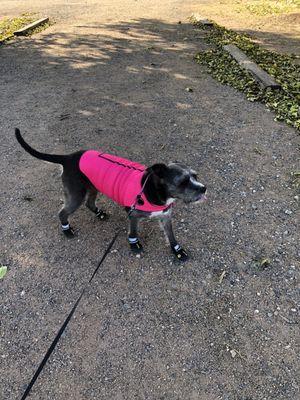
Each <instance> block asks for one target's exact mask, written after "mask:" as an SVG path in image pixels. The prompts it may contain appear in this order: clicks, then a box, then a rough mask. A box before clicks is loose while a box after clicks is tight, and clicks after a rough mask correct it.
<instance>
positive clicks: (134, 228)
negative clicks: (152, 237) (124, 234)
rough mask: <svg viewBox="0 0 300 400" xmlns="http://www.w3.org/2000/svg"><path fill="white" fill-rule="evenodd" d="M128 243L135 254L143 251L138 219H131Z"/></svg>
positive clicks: (132, 217) (131, 217)
mask: <svg viewBox="0 0 300 400" xmlns="http://www.w3.org/2000/svg"><path fill="white" fill-rule="evenodd" d="M128 241H129V245H130V248H131V250H132V251H133V252H134V253H137V254H138V253H141V252H142V251H143V246H142V245H141V243H140V241H139V239H138V218H137V217H134V216H130V217H129V234H128Z"/></svg>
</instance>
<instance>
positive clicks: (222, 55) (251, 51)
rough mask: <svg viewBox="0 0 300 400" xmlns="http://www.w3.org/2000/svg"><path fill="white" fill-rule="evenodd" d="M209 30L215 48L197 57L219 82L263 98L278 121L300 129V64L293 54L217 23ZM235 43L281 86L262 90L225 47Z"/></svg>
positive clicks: (209, 38) (263, 101)
mask: <svg viewBox="0 0 300 400" xmlns="http://www.w3.org/2000/svg"><path fill="white" fill-rule="evenodd" d="M199 28H200V29H205V30H207V31H208V36H207V40H208V42H209V43H211V44H213V45H214V47H215V49H214V50H209V51H205V52H201V53H198V54H197V55H196V56H195V59H196V61H197V62H198V63H199V64H202V65H205V66H206V68H207V71H208V72H209V73H210V74H211V75H212V76H213V77H214V78H216V79H217V80H218V81H219V82H221V83H223V84H226V85H230V86H233V87H234V88H236V89H238V90H240V91H242V92H244V93H245V95H246V96H247V98H248V100H250V101H261V102H262V103H265V104H266V106H267V107H268V108H269V109H270V110H272V111H274V112H275V114H276V117H275V120H278V121H285V122H286V123H287V124H289V125H291V126H293V127H294V128H296V129H298V130H300V66H299V65H296V64H295V62H294V60H295V57H294V56H288V55H281V54H278V53H275V52H272V51H268V50H264V49H262V48H261V47H260V46H259V45H257V44H256V43H254V42H253V41H252V40H251V38H250V37H249V36H247V35H242V34H238V33H236V32H234V31H231V30H229V29H226V28H223V27H221V26H219V25H216V24H214V26H213V27H212V28H210V29H209V28H204V27H203V26H201V25H199ZM229 43H232V44H235V45H236V46H238V47H239V48H240V49H241V50H242V51H244V52H245V53H246V54H247V55H248V56H249V58H251V59H252V60H253V61H255V62H256V63H257V64H258V65H259V66H260V67H261V68H263V69H264V70H265V71H267V72H268V73H269V74H270V75H272V76H273V77H274V78H275V80H276V81H277V82H278V83H280V84H281V87H282V88H281V89H271V88H268V89H266V90H263V89H262V88H261V87H260V86H259V85H258V83H257V82H256V81H255V79H254V78H253V77H252V75H250V74H249V73H248V72H246V71H245V70H243V69H242V68H241V67H240V66H239V64H238V63H237V62H236V61H235V60H234V59H233V58H232V57H231V56H230V55H229V54H228V53H227V52H226V51H224V50H223V48H222V46H223V45H224V44H229Z"/></svg>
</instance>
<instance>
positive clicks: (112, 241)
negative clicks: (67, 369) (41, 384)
mask: <svg viewBox="0 0 300 400" xmlns="http://www.w3.org/2000/svg"><path fill="white" fill-rule="evenodd" d="M119 233H120V231H117V233H116V234H115V236H114V237H113V238H112V240H111V242H110V243H109V245H108V247H107V249H106V250H105V253H104V254H103V256H102V258H101V260H100V261H99V263H98V265H97V267H96V269H95V271H94V272H93V274H92V276H91V277H90V279H89V281H88V283H87V284H86V285H85V287H84V288H83V290H82V292H81V294H80V296H79V297H78V299H77V301H76V303H75V304H74V306H73V308H72V310H71V311H70V312H69V314H68V316H67V318H66V319H65V322H64V323H63V324H62V326H61V327H60V329H59V331H58V332H57V334H56V336H55V338H54V340H53V342H52V343H51V346H50V347H49V349H48V350H47V353H46V354H45V356H44V358H43V360H42V361H41V363H40V365H39V366H38V368H37V370H36V372H35V374H34V375H33V378H32V379H31V381H30V383H29V384H28V386H27V388H26V390H25V392H24V394H23V396H22V397H21V400H25V399H26V398H27V396H28V395H29V393H30V391H31V389H32V387H33V385H34V384H35V382H36V380H37V378H38V377H39V375H40V373H41V372H42V370H43V368H44V366H45V364H46V362H47V361H48V359H49V357H50V356H51V354H52V352H53V350H54V349H55V347H56V345H57V343H58V341H59V339H60V337H61V335H62V334H63V332H64V330H65V329H66V327H67V325H68V323H69V322H70V319H71V318H72V316H73V314H74V312H75V310H76V308H77V306H78V304H79V302H80V300H81V298H82V296H83V295H84V293H85V291H86V289H87V287H88V285H89V284H90V283H91V282H92V280H93V278H94V276H95V275H96V273H97V272H98V270H99V268H100V266H101V264H102V263H103V261H104V260H105V258H106V256H107V254H108V253H109V252H110V249H111V248H112V246H113V244H114V243H115V241H116V239H117V237H118V235H119Z"/></svg>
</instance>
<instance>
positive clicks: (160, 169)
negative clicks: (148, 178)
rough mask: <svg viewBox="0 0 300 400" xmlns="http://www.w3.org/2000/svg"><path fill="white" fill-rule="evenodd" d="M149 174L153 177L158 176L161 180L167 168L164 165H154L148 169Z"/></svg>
mask: <svg viewBox="0 0 300 400" xmlns="http://www.w3.org/2000/svg"><path fill="white" fill-rule="evenodd" d="M148 171H149V172H152V173H153V174H154V175H156V176H158V177H159V178H160V179H163V178H164V177H165V176H166V173H167V171H168V167H167V166H166V164H154V165H152V167H150V168H148Z"/></svg>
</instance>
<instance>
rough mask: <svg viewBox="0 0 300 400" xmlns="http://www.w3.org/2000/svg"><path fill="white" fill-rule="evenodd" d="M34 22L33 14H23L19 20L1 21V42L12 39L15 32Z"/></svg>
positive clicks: (4, 19) (7, 19)
mask: <svg viewBox="0 0 300 400" xmlns="http://www.w3.org/2000/svg"><path fill="white" fill-rule="evenodd" d="M33 20H34V17H33V15H32V14H22V15H21V16H20V17H17V18H3V19H2V20H0V41H3V40H6V39H8V38H10V37H11V36H13V33H14V32H15V31H17V30H18V29H21V28H22V27H23V26H25V25H27V24H30V23H31V22H33Z"/></svg>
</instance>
